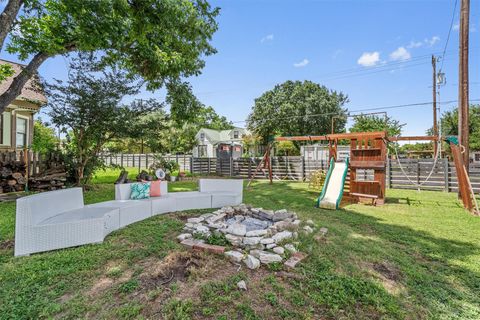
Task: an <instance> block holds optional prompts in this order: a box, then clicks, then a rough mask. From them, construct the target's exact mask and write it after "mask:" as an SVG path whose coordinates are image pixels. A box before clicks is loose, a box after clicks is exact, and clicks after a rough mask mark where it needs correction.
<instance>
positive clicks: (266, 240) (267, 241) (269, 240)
mask: <svg viewBox="0 0 480 320" xmlns="http://www.w3.org/2000/svg"><path fill="white" fill-rule="evenodd" d="M260 243H261V244H271V243H275V240H273V238H265V239H262V240H260Z"/></svg>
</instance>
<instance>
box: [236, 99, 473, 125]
mask: <svg viewBox="0 0 480 320" xmlns="http://www.w3.org/2000/svg"><path fill="white" fill-rule="evenodd" d="M470 101H475V102H478V101H480V99H470ZM456 102H458V100H449V101H443V102H437V104H442V105H443V104H451V103H456ZM431 105H432V102H431V101H429V102H417V103H409V104H399V105H393V106H384V107H371V108H360V109H355V110H350V111H348V114H351V113H362V112H367V111H378V110H391V109H400V108H409V107H419V106H431ZM334 115H339V113H338V112H326V113H314V114H307V115H292V116H289V117H283V118H279V117H270V118H264V119H262V121H261V122H265V121H269V120H290V119H294V118H316V117H324V116H334ZM248 122H250V121H249V120H241V121H232V123H233V124H236V123H248Z"/></svg>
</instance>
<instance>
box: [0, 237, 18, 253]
mask: <svg viewBox="0 0 480 320" xmlns="http://www.w3.org/2000/svg"><path fill="white" fill-rule="evenodd" d="M13 247H15V240H13V239H10V240H5V241H2V242H0V250H10V249H13Z"/></svg>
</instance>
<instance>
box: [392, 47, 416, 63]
mask: <svg viewBox="0 0 480 320" xmlns="http://www.w3.org/2000/svg"><path fill="white" fill-rule="evenodd" d="M411 57H412V55H411V54H410V52H408V50H407V49H405V47H398V48H397V50H395V51H393V52H392V53H390V60H393V61H405V60H408V59H410V58H411Z"/></svg>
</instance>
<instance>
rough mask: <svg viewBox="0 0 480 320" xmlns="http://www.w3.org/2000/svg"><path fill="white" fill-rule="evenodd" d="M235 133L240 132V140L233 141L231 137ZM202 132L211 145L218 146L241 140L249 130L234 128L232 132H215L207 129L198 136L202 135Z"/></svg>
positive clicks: (201, 130) (203, 129)
mask: <svg viewBox="0 0 480 320" xmlns="http://www.w3.org/2000/svg"><path fill="white" fill-rule="evenodd" d="M233 131H239V133H240V137H239V138H238V139H233V138H232V137H231V134H232V132H233ZM200 132H203V133H205V137H206V139H207V140H208V141H209V142H210V143H211V144H217V143H219V142H225V141H235V140H237V141H238V140H241V136H242V135H243V134H245V133H247V130H246V129H244V128H233V129H230V130H213V129H207V128H202V129H200V131H199V132H198V134H197V138H198V135H199V134H200Z"/></svg>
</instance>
